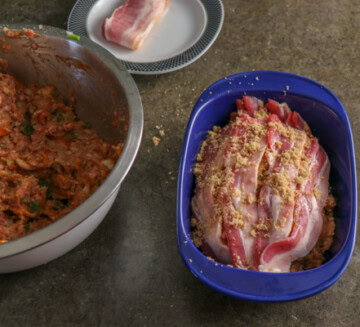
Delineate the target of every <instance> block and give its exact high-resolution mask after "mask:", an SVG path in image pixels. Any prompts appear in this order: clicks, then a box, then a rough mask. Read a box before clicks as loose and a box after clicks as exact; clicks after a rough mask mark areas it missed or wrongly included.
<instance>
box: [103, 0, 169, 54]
mask: <svg viewBox="0 0 360 327" xmlns="http://www.w3.org/2000/svg"><path fill="white" fill-rule="evenodd" d="M169 4H170V1H169V0H126V2H125V3H124V5H122V6H120V7H119V8H116V9H115V10H114V12H113V14H112V15H111V17H110V18H105V20H104V22H103V24H102V34H103V36H104V38H105V39H106V40H108V41H111V42H114V43H117V44H119V45H122V46H124V47H127V48H129V49H132V50H136V49H138V48H139V47H141V45H142V44H143V42H144V40H145V38H146V37H147V36H148V35H149V33H150V31H151V29H152V28H153V27H154V25H155V23H156V22H157V21H159V20H160V19H161V18H162V17H163V16H164V14H165V13H166V11H167V9H168V7H169Z"/></svg>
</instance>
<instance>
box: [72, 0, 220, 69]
mask: <svg viewBox="0 0 360 327" xmlns="http://www.w3.org/2000/svg"><path fill="white" fill-rule="evenodd" d="M98 1H99V0H78V1H77V2H76V4H75V6H74V7H73V9H72V11H71V13H70V15H69V19H68V27H67V28H68V30H69V31H71V32H73V33H75V34H77V35H80V36H87V37H89V33H88V30H87V20H88V15H89V13H90V11H91V9H92V7H93V6H94V5H96V3H97V2H98ZM197 1H198V2H199V4H201V6H203V9H204V13H205V16H206V17H205V19H204V21H205V26H204V28H203V31H202V33H201V35H199V37H198V38H197V39H196V41H195V43H193V44H191V45H190V46H189V47H187V48H186V47H185V48H184V49H183V50H181V51H180V52H178V53H177V54H176V55H174V56H171V57H169V58H165V59H162V60H154V61H146V62H138V61H131V56H130V60H124V59H121V58H120V59H119V60H120V61H121V62H122V63H123V64H124V65H125V67H126V69H127V70H128V71H129V72H130V73H133V74H149V75H150V74H161V73H167V72H171V71H174V70H177V69H180V68H183V67H185V66H187V65H190V64H191V63H193V62H194V61H195V60H197V59H198V58H200V57H201V56H202V55H203V54H204V53H205V52H206V51H207V50H208V49H209V48H210V46H211V45H212V44H213V42H214V41H215V40H216V38H217V36H218V35H219V33H220V30H221V27H222V24H223V21H224V8H223V4H222V2H221V0H197ZM170 8H171V7H170ZM103 18H105V17H103ZM100 45H101V44H100ZM107 50H109V49H107ZM109 51H110V52H111V50H109ZM118 58H119V57H118ZM127 59H129V56H127Z"/></svg>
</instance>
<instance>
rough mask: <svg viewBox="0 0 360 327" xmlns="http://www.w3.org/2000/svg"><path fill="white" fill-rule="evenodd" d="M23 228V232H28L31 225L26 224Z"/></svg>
mask: <svg viewBox="0 0 360 327" xmlns="http://www.w3.org/2000/svg"><path fill="white" fill-rule="evenodd" d="M24 229H25V232H26V233H30V231H31V226H30V224H26V225H25V226H24Z"/></svg>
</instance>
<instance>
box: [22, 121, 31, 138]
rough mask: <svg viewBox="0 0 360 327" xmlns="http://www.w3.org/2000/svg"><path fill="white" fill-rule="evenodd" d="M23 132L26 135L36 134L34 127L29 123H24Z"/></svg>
mask: <svg viewBox="0 0 360 327" xmlns="http://www.w3.org/2000/svg"><path fill="white" fill-rule="evenodd" d="M21 134H23V135H25V136H31V135H33V134H34V128H33V127H32V126H31V125H30V124H29V123H24V124H23V129H22V131H21Z"/></svg>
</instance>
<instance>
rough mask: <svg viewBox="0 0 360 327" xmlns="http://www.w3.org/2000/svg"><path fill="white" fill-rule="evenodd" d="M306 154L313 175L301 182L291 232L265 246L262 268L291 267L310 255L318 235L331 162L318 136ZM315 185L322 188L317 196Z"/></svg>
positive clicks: (261, 260) (262, 269) (279, 270)
mask: <svg viewBox="0 0 360 327" xmlns="http://www.w3.org/2000/svg"><path fill="white" fill-rule="evenodd" d="M306 157H307V158H308V159H309V161H310V177H309V178H308V179H307V180H306V181H305V182H304V183H303V184H302V185H301V186H300V190H299V195H298V196H297V198H296V205H295V211H294V225H293V228H292V231H291V234H290V236H289V237H288V238H285V239H283V240H279V241H277V242H274V243H271V244H269V245H268V246H267V247H266V248H265V250H264V251H263V253H262V255H261V259H260V266H259V270H261V271H273V272H288V271H290V266H291V263H292V262H293V261H294V260H296V259H298V258H301V257H303V256H305V255H307V254H308V253H309V252H310V251H311V249H312V248H313V247H314V246H315V244H316V242H317V240H318V239H319V236H320V233H321V230H322V223H323V208H324V205H325V202H326V199H327V195H328V188H329V185H328V180H329V172H330V163H329V160H328V157H327V155H326V153H325V151H324V150H323V148H322V147H321V146H320V145H319V143H318V141H317V139H316V138H313V140H312V143H311V146H310V147H309V149H308V150H307V152H306ZM314 189H318V190H319V192H320V194H318V196H315V195H314V193H313V190H314Z"/></svg>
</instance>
